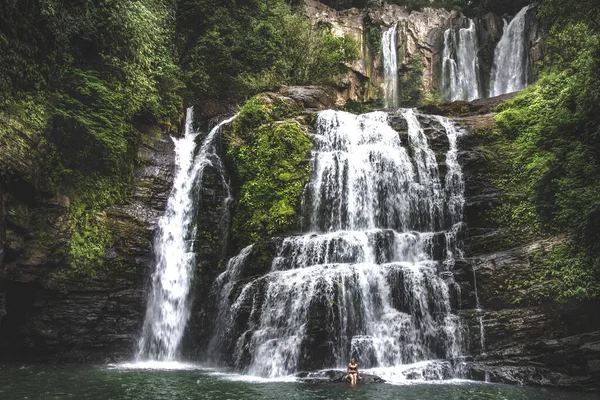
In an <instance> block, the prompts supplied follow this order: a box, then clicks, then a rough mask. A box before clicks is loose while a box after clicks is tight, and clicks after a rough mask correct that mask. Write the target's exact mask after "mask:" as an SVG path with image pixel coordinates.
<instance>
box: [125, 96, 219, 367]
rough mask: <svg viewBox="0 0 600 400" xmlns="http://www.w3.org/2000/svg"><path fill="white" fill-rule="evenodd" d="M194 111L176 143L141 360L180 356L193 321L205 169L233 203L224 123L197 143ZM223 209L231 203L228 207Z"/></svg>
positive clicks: (139, 354) (139, 352)
mask: <svg viewBox="0 0 600 400" xmlns="http://www.w3.org/2000/svg"><path fill="white" fill-rule="evenodd" d="M192 115H193V113H192V109H191V108H190V109H188V110H187V116H186V127H185V136H184V137H183V138H181V139H174V142H175V154H176V159H175V163H176V173H175V179H174V182H173V190H172V192H171V195H170V197H169V200H168V203H167V208H166V211H165V214H164V215H163V217H162V218H161V219H160V221H159V224H158V232H157V235H156V238H155V241H154V251H155V270H154V273H153V275H152V289H151V290H150V291H149V294H148V304H147V309H146V317H145V320H144V327H143V331H142V335H141V337H140V339H139V341H138V348H137V355H136V358H137V360H138V361H142V360H155V361H173V360H175V359H176V357H177V355H178V348H179V344H180V342H181V339H182V336H183V332H184V330H185V326H186V323H187V321H188V318H189V314H190V310H189V307H188V306H189V304H188V303H189V299H190V296H189V294H190V293H189V292H190V283H191V279H192V277H193V271H194V268H195V265H196V259H195V254H194V251H193V250H194V249H193V243H194V238H195V233H196V232H195V230H196V226H195V217H196V204H197V203H198V200H199V199H198V196H199V195H200V190H199V188H201V187H202V182H203V175H204V171H205V169H206V167H207V166H211V167H214V168H216V169H217V170H219V171H221V179H222V186H223V187H224V188H225V190H226V191H227V192H228V193H227V194H226V195H225V196H224V198H225V202H229V201H230V200H231V194H230V193H229V184H228V182H227V180H226V178H225V175H224V173H223V166H222V164H221V160H220V158H219V156H218V154H217V151H216V148H215V137H216V135H217V133H218V132H219V128H220V126H221V125H222V124H224V123H228V122H230V121H231V119H229V120H226V121H223V122H222V123H221V124H219V125H217V126H216V127H215V128H213V129H212V130H211V131H210V132H209V133H208V135H206V137H205V138H204V140H203V141H202V144H201V145H200V146H198V145H197V139H198V138H199V137H200V132H199V131H196V130H194V129H193V127H192ZM224 206H225V208H226V207H227V204H224Z"/></svg>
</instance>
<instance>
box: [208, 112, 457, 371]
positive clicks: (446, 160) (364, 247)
mask: <svg viewBox="0 0 600 400" xmlns="http://www.w3.org/2000/svg"><path fill="white" fill-rule="evenodd" d="M392 126H394V128H392ZM395 129H396V130H395ZM432 132H433V133H432ZM460 134H461V131H460V130H459V128H457V127H456V126H455V125H454V124H453V123H452V122H451V121H450V120H448V119H446V118H443V117H436V116H427V115H420V114H418V113H417V112H415V111H414V110H400V111H397V112H394V113H393V114H388V113H385V112H374V113H369V114H364V115H359V116H356V115H352V114H349V113H345V112H338V111H331V110H329V111H322V112H320V113H319V116H318V120H317V126H316V133H315V135H314V143H315V147H314V150H313V154H312V161H311V162H312V166H313V175H312V178H311V180H310V182H309V184H308V185H307V187H306V190H305V193H304V201H303V204H304V207H305V208H306V209H305V210H304V214H305V215H307V218H306V221H305V223H306V225H309V226H308V227H307V230H308V232H306V233H304V234H302V235H297V236H288V237H283V238H275V239H273V243H275V256H274V258H273V261H272V264H271V266H270V270H269V271H266V273H265V274H264V275H261V276H258V277H257V276H251V274H252V273H253V272H247V273H246V272H245V271H246V270H249V271H253V270H252V268H253V266H252V262H251V261H248V260H250V259H251V258H252V257H249V254H251V253H252V252H253V251H255V250H254V249H253V248H252V246H250V247H247V248H245V249H244V250H242V251H241V253H240V254H239V255H238V256H236V257H234V258H232V259H231V260H230V262H229V264H228V266H227V269H226V270H225V272H223V273H222V274H221V276H219V277H218V278H217V280H216V283H215V285H214V287H213V291H214V292H215V293H216V297H217V298H218V299H219V300H218V301H217V303H218V310H217V314H218V316H219V317H218V320H217V321H216V326H215V329H214V333H213V337H212V339H211V342H210V346H209V355H210V358H211V359H212V360H213V361H214V362H215V363H217V364H220V365H223V364H225V365H228V366H230V367H233V368H235V369H236V370H238V371H242V372H244V373H248V374H251V375H258V376H264V377H280V376H285V375H289V374H291V373H294V372H296V371H299V370H316V369H322V368H327V367H329V368H331V367H334V368H343V367H344V366H345V365H346V363H347V362H348V360H349V359H350V357H356V358H357V360H358V362H359V364H360V365H361V368H362V369H375V371H376V372H377V373H378V374H379V375H381V376H383V377H385V378H386V379H390V378H392V379H394V377H396V378H397V379H401V380H404V379H408V378H415V377H418V378H421V379H443V378H449V377H452V376H455V370H454V369H453V367H452V363H451V362H449V361H448V360H455V359H457V358H458V357H460V356H461V355H464V350H463V349H464V343H463V336H462V330H461V326H460V323H459V318H458V316H457V315H456V314H455V313H454V311H453V308H452V305H451V304H453V299H454V300H456V299H457V297H456V296H457V295H458V294H457V291H456V288H455V284H454V279H453V275H452V268H453V265H454V263H453V260H454V258H456V257H460V251H459V249H458V247H457V235H458V233H459V232H460V230H461V226H462V212H463V211H462V210H463V204H464V197H463V191H464V180H463V175H462V172H461V170H460V165H459V164H458V161H457V138H458V136H459V135H460ZM432 140H435V146H434V145H433V144H432V143H431V141H432ZM440 157H443V158H442V159H441V160H439V158H440ZM441 164H444V165H445V167H444V168H440V167H439V165H441Z"/></svg>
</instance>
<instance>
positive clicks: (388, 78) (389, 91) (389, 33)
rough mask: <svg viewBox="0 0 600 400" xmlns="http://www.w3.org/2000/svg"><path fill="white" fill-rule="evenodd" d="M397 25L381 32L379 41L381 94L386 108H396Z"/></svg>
mask: <svg viewBox="0 0 600 400" xmlns="http://www.w3.org/2000/svg"><path fill="white" fill-rule="evenodd" d="M397 31H398V24H394V26H392V27H391V28H389V29H388V30H386V31H385V32H383V37H382V39H381V46H382V55H383V92H384V103H385V107H386V108H393V107H398V56H397V54H396V37H397Z"/></svg>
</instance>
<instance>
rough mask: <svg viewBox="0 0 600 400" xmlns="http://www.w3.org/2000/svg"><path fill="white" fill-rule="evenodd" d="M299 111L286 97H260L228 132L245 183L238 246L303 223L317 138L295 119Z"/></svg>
mask: <svg viewBox="0 0 600 400" xmlns="http://www.w3.org/2000/svg"><path fill="white" fill-rule="evenodd" d="M294 114H295V110H293V108H292V107H291V106H290V105H289V104H288V103H286V102H285V101H284V100H282V99H280V100H277V101H275V102H270V101H269V100H267V99H266V98H265V97H263V96H255V97H253V98H252V99H250V100H249V101H248V102H247V103H246V104H245V105H244V106H243V107H242V108H241V109H240V113H239V115H238V117H237V118H236V119H235V120H234V122H233V124H232V129H231V132H230V133H229V134H228V137H227V140H228V154H229V156H230V157H231V160H232V164H233V167H234V169H235V172H236V179H237V181H238V183H239V184H240V188H239V191H238V193H239V194H238V197H237V199H236V201H235V205H234V207H235V212H234V219H233V234H234V239H235V240H236V242H237V245H238V246H240V247H241V246H244V245H247V244H249V243H252V242H255V241H257V240H259V239H262V238H266V237H270V236H273V235H276V234H278V233H283V232H285V231H287V230H289V229H291V228H293V227H294V225H295V224H296V223H297V222H298V216H299V215H298V214H299V212H298V209H299V206H300V199H301V195H302V190H303V188H304V185H305V184H306V182H308V178H309V174H310V165H309V163H308V158H309V152H310V150H311V149H312V141H311V139H310V137H309V136H308V134H307V132H306V131H305V128H303V127H302V126H301V125H300V124H299V123H298V122H297V121H295V120H290V118H292V117H293V116H294Z"/></svg>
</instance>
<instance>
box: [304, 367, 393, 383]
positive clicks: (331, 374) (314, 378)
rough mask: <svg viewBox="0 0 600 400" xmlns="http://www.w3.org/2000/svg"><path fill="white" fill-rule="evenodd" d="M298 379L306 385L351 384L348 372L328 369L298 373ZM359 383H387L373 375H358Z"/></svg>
mask: <svg viewBox="0 0 600 400" xmlns="http://www.w3.org/2000/svg"><path fill="white" fill-rule="evenodd" d="M295 376H296V378H298V380H299V381H300V382H306V383H342V382H350V380H349V379H348V378H346V372H345V371H341V370H337V369H328V370H323V371H316V372H298V373H297V374H296V375H295ZM358 378H359V380H358V383H385V380H384V379H382V378H380V377H378V376H377V375H372V374H363V373H359V374H358Z"/></svg>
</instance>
